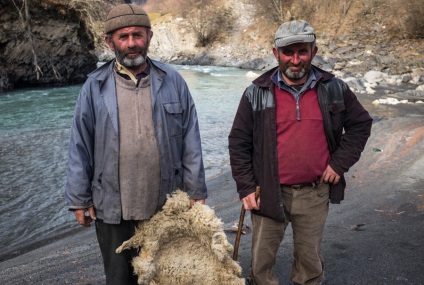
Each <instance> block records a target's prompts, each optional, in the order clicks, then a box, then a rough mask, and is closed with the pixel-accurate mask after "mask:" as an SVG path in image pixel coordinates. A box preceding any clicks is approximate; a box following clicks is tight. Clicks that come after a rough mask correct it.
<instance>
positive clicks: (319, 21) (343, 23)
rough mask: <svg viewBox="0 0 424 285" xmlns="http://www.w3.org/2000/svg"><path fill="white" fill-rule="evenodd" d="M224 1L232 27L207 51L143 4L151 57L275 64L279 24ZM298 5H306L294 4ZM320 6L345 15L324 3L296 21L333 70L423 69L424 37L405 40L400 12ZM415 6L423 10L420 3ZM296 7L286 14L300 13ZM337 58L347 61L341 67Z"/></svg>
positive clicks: (355, 0) (365, 5)
mask: <svg viewBox="0 0 424 285" xmlns="http://www.w3.org/2000/svg"><path fill="white" fill-rule="evenodd" d="M223 2H224V4H225V6H226V7H228V8H229V10H230V11H231V12H232V16H233V17H234V23H233V25H232V27H231V29H229V30H226V31H223V33H222V34H221V37H220V38H219V39H218V40H216V41H214V42H213V43H212V44H210V45H208V46H206V47H196V38H195V35H194V34H193V33H192V29H191V28H190V25H189V23H188V22H187V21H186V20H185V19H183V18H181V17H178V16H176V15H174V14H165V15H162V16H160V17H157V11H154V10H149V6H147V7H146V10H147V11H148V12H150V13H156V14H154V15H155V17H153V19H154V20H153V25H154V27H153V31H154V33H155V35H154V41H153V43H152V47H151V49H150V53H151V55H152V56H154V57H157V58H159V59H161V60H164V61H169V62H175V63H183V64H216V65H226V66H237V67H243V68H253V69H264V68H267V67H269V66H270V65H273V64H275V62H274V59H273V56H272V52H271V49H272V45H273V36H274V33H275V31H276V29H277V28H278V26H279V22H276V21H270V20H269V19H265V18H264V17H263V16H262V17H258V14H257V9H256V8H257V7H256V6H255V5H254V4H252V2H249V1H246V0H226V1H223ZM299 2H302V3H306V2H308V1H307V0H303V1H295V2H294V3H299ZM310 2H311V3H312V1H310ZM321 2H323V3H324V4H325V2H327V3H328V4H330V3H338V2H350V6H349V9H347V11H346V12H340V11H339V12H337V11H333V10H335V8H333V10H331V9H330V8H328V6H325V5H323V4H321V5H320V4H315V5H316V6H315V7H309V10H312V11H315V12H314V13H310V12H309V13H308V12H307V11H306V12H304V14H305V15H304V17H302V12H299V15H297V17H296V18H298V19H306V20H307V21H309V22H310V23H311V24H312V25H313V26H314V27H315V29H316V33H317V44H318V47H319V52H318V55H319V56H321V57H322V58H324V59H331V61H332V63H331V64H332V65H333V67H334V66H336V65H337V61H340V64H339V65H338V66H337V68H339V69H340V68H347V69H349V70H351V71H352V72H355V73H357V72H360V71H361V70H363V72H365V71H366V70H378V71H384V72H387V73H389V74H404V73H408V72H410V71H411V70H412V69H416V68H423V67H424V38H423V37H421V38H418V37H416V38H411V37H410V36H409V38H405V34H404V33H401V30H398V31H397V30H396V22H398V23H400V22H401V21H402V19H400V18H399V16H400V15H401V13H398V18H397V19H396V20H395V21H396V22H395V21H393V20H390V19H389V18H388V16H389V14H390V13H389V12H388V10H387V9H386V8H387V7H386V8H384V7H383V6H381V7H372V6H371V4H369V3H371V2H376V1H361V0H352V1H321ZM389 2H390V1H389ZM391 2H396V3H398V4H396V5H399V3H402V2H401V1H394V0H391ZM415 2H420V3H422V4H423V5H421V6H424V0H416V1H415ZM314 3H317V2H316V1H315V2H314ZM377 4H378V3H377ZM294 5H295V4H294ZM294 5H293V8H290V9H288V11H289V10H291V11H296V9H297V10H301V9H300V8H299V7H298V6H294ZM418 7H419V6H418ZM399 11H400V10H399ZM292 13H296V12H292ZM329 15H330V17H329ZM405 17H406V16H405ZM288 18H290V17H288ZM291 18H293V15H292V16H291ZM405 21H406V20H405ZM421 21H424V18H422V19H421ZM423 23H424V22H423ZM337 58H339V59H346V60H348V61H350V62H351V63H350V64H348V63H344V62H343V61H342V60H337Z"/></svg>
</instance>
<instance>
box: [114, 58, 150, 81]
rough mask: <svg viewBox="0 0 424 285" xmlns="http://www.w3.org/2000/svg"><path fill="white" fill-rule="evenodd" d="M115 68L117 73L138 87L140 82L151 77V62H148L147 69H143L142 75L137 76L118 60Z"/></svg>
mask: <svg viewBox="0 0 424 285" xmlns="http://www.w3.org/2000/svg"><path fill="white" fill-rule="evenodd" d="M115 68H116V72H117V73H118V74H119V75H121V76H122V77H123V78H125V79H131V80H132V81H133V82H134V83H135V84H136V85H137V84H138V82H139V81H140V80H141V79H142V78H145V77H146V76H148V75H150V65H149V62H147V66H146V68H144V69H143V71H141V72H140V73H138V74H137V75H134V74H133V73H132V72H131V71H129V70H128V69H127V68H126V67H125V66H123V65H122V64H120V63H119V62H118V61H117V60H115Z"/></svg>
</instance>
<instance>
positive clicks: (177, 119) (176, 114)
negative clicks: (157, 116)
mask: <svg viewBox="0 0 424 285" xmlns="http://www.w3.org/2000/svg"><path fill="white" fill-rule="evenodd" d="M163 107H164V109H165V111H166V112H165V116H166V126H167V129H168V132H169V135H170V136H171V137H175V136H181V135H182V134H183V108H182V106H181V103H179V102H175V103H165V104H163Z"/></svg>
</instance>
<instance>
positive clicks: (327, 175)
mask: <svg viewBox="0 0 424 285" xmlns="http://www.w3.org/2000/svg"><path fill="white" fill-rule="evenodd" d="M339 180H340V175H338V174H337V173H336V172H335V171H334V169H333V168H331V166H330V165H327V168H326V169H325V170H324V173H323V174H322V176H321V179H320V181H319V182H320V183H323V182H324V183H329V184H337V183H339Z"/></svg>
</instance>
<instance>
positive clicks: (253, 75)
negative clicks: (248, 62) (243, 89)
mask: <svg viewBox="0 0 424 285" xmlns="http://www.w3.org/2000/svg"><path fill="white" fill-rule="evenodd" d="M259 75H260V74H258V73H256V72H253V71H248V72H247V73H246V77H249V78H255V77H258V76H259Z"/></svg>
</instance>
